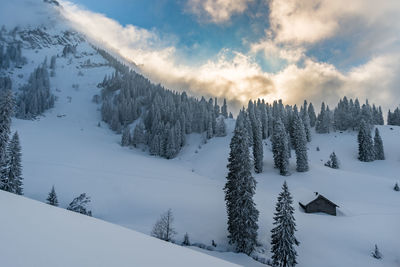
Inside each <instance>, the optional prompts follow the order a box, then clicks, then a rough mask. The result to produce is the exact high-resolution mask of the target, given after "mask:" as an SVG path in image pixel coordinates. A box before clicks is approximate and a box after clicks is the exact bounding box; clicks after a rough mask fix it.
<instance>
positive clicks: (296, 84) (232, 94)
mask: <svg viewBox="0 0 400 267" xmlns="http://www.w3.org/2000/svg"><path fill="white" fill-rule="evenodd" d="M272 2H275V0H274V1H272ZM272 2H271V4H273V3H272ZM318 2H320V1H318ZM62 4H63V6H64V8H63V10H62V14H63V15H64V16H65V18H66V19H67V20H68V21H70V23H71V25H72V26H73V27H74V28H76V29H78V30H80V31H82V32H83V33H84V34H85V35H87V36H88V38H89V39H90V40H91V41H92V42H94V43H95V44H96V45H101V46H103V47H106V48H109V49H111V50H112V51H116V53H118V55H119V56H120V57H122V58H124V59H126V60H127V61H130V62H134V63H135V64H136V66H137V68H138V70H139V71H140V72H141V73H143V74H144V75H145V76H147V77H149V78H150V79H151V80H152V81H154V82H157V83H158V82H160V83H162V84H163V85H165V86H166V87H168V88H171V89H175V90H180V91H181V90H185V91H189V92H190V93H191V94H194V95H196V96H200V95H204V96H209V97H214V96H215V97H219V98H227V100H229V101H230V103H232V104H234V106H235V107H240V106H241V105H245V104H247V102H248V100H249V99H257V98H264V99H266V100H267V101H271V100H274V99H279V98H281V99H283V100H284V101H286V102H287V103H290V104H295V103H301V102H302V101H303V100H304V99H309V100H311V101H313V102H316V103H319V102H320V101H322V100H323V101H326V102H328V103H330V104H332V103H335V102H336V101H337V100H338V98H340V97H343V96H344V95H348V96H349V97H360V98H362V99H364V98H367V97H368V98H370V99H371V101H379V102H380V103H382V104H383V105H384V106H385V107H393V106H394V105H398V103H397V99H399V98H398V97H400V93H399V92H398V89H397V84H399V82H400V81H399V78H398V75H395V74H396V73H399V71H400V56H399V53H397V52H395V51H390V52H387V53H381V54H377V55H374V56H372V57H371V58H370V60H367V62H366V63H365V64H362V65H359V66H356V67H352V68H350V69H348V70H346V71H341V70H339V69H338V68H337V67H335V66H334V65H333V64H330V63H326V62H318V60H316V59H314V58H311V57H309V56H307V55H306V52H307V45H306V44H305V43H307V44H309V43H310V42H317V40H322V39H323V38H328V36H332V35H333V34H334V32H335V31H337V28H336V27H339V26H340V23H339V24H337V26H330V25H331V24H330V23H331V22H327V23H325V20H324V19H323V16H322V15H318V14H317V15H315V17H316V18H317V20H322V22H321V25H322V24H323V25H324V26H321V28H318V27H317V28H316V29H320V33H319V34H316V33H313V34H314V35H313V36H311V35H309V34H308V33H304V34H301V35H300V33H301V31H299V32H298V33H296V34H294V35H293V36H292V37H290V38H289V33H290V32H291V31H292V30H283V32H282V33H280V32H279V31H280V29H279V27H278V28H273V30H267V31H266V35H265V36H263V37H261V38H260V39H259V40H258V41H257V42H254V43H252V44H250V46H249V50H248V53H243V52H242V53H239V52H235V51H232V50H230V49H223V50H222V51H221V52H220V53H219V54H218V55H217V56H215V57H213V58H210V59H208V60H206V61H204V62H195V63H193V64H185V63H182V62H183V60H181V56H180V54H179V49H178V48H177V47H176V46H175V44H174V41H171V40H173V38H172V39H165V36H163V38H161V37H160V35H159V34H158V33H157V32H156V31H149V30H145V29H142V28H139V27H136V26H132V25H127V26H122V25H120V24H119V23H118V22H116V21H114V20H112V19H109V18H107V17H106V16H104V15H102V14H98V13H94V12H91V11H88V10H86V9H84V8H81V7H79V6H77V5H74V4H72V3H70V2H64V1H63V2H62ZM306 6H307V5H306ZM300 8H303V6H301V5H300ZM319 8H322V9H323V10H325V9H326V7H319ZM314 9H315V8H314ZM271 12H273V10H271ZM304 12H305V11H302V12H300V14H302V15H301V16H305V15H303V13H304ZM318 12H319V11H317V13H318ZM326 12H328V11H324V12H322V13H323V14H325V13H326ZM310 14H311V15H312V13H310ZM310 14H309V15H310ZM311 15H310V16H311ZM325 15H326V16H328V15H327V14H325ZM311 17H312V16H311ZM377 17H379V16H378V15H377ZM271 19H272V20H273V19H274V18H271ZM307 19H309V18H307ZM295 21H297V19H296V20H295ZM372 21H373V20H372ZM285 23H286V22H285ZM285 23H283V22H280V24H282V25H286V24H285ZM304 23H305V24H304V25H309V22H304ZM332 23H334V22H332ZM276 25H278V24H276ZM284 27H288V26H284ZM322 29H323V30H322ZM279 34H283V35H281V36H282V37H279V38H278V36H279ZM260 51H261V52H264V53H265V55H266V56H267V60H268V57H269V58H270V59H271V58H273V57H277V58H281V59H284V60H286V61H287V65H285V66H283V67H282V68H281V69H280V70H279V71H278V72H275V73H269V72H266V71H264V70H263V69H262V68H261V67H260V65H259V64H258V63H257V61H256V54H257V53H258V52H260ZM300 62H301V63H300ZM393 96H395V97H393Z"/></svg>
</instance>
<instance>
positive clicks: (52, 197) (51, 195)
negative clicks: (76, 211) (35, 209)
mask: <svg viewBox="0 0 400 267" xmlns="http://www.w3.org/2000/svg"><path fill="white" fill-rule="evenodd" d="M46 201H47V204H49V205H52V206H56V207H58V199H57V194H56V190H55V188H54V185H53V186H52V187H51V191H50V193H49V196H48V197H47V199H46Z"/></svg>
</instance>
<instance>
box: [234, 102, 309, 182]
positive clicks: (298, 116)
mask: <svg viewBox="0 0 400 267" xmlns="http://www.w3.org/2000/svg"><path fill="white" fill-rule="evenodd" d="M239 118H240V119H241V120H243V126H244V131H245V133H246V138H247V144H248V145H249V147H252V154H253V155H252V156H253V157H252V159H253V163H254V171H255V172H256V173H261V172H262V171H263V142H262V140H263V139H267V138H268V137H271V143H272V152H273V155H274V165H275V167H276V168H278V169H279V170H280V174H281V175H288V174H289V171H288V167H289V158H290V156H291V150H292V149H294V150H295V153H296V166H297V167H296V170H297V171H298V172H306V171H308V169H309V167H308V156H307V142H310V141H311V121H313V123H315V121H316V116H315V112H314V107H313V105H312V104H309V105H308V103H307V102H306V101H304V105H303V106H301V107H300V111H299V110H298V108H297V106H296V105H295V106H289V105H286V106H284V105H283V103H282V101H281V100H279V101H274V102H273V103H272V105H271V104H269V103H266V102H265V101H264V100H257V101H254V102H253V101H249V103H248V106H247V109H243V110H241V111H240V113H239V115H238V119H239ZM311 118H312V119H311Z"/></svg>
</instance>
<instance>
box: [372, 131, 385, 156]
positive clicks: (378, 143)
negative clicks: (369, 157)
mask: <svg viewBox="0 0 400 267" xmlns="http://www.w3.org/2000/svg"><path fill="white" fill-rule="evenodd" d="M374 152H375V159H376V160H384V159H385V152H384V150H383V142H382V138H381V136H380V134H379V130H378V128H375V137H374Z"/></svg>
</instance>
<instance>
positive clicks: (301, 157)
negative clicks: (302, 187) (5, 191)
mask: <svg viewBox="0 0 400 267" xmlns="http://www.w3.org/2000/svg"><path fill="white" fill-rule="evenodd" d="M293 129H294V130H293V131H294V149H295V151H296V166H297V167H296V170H297V171H298V172H306V171H308V157H307V139H306V133H305V130H304V124H303V122H302V120H301V118H300V116H299V114H298V113H297V112H295V114H294V119H293Z"/></svg>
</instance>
